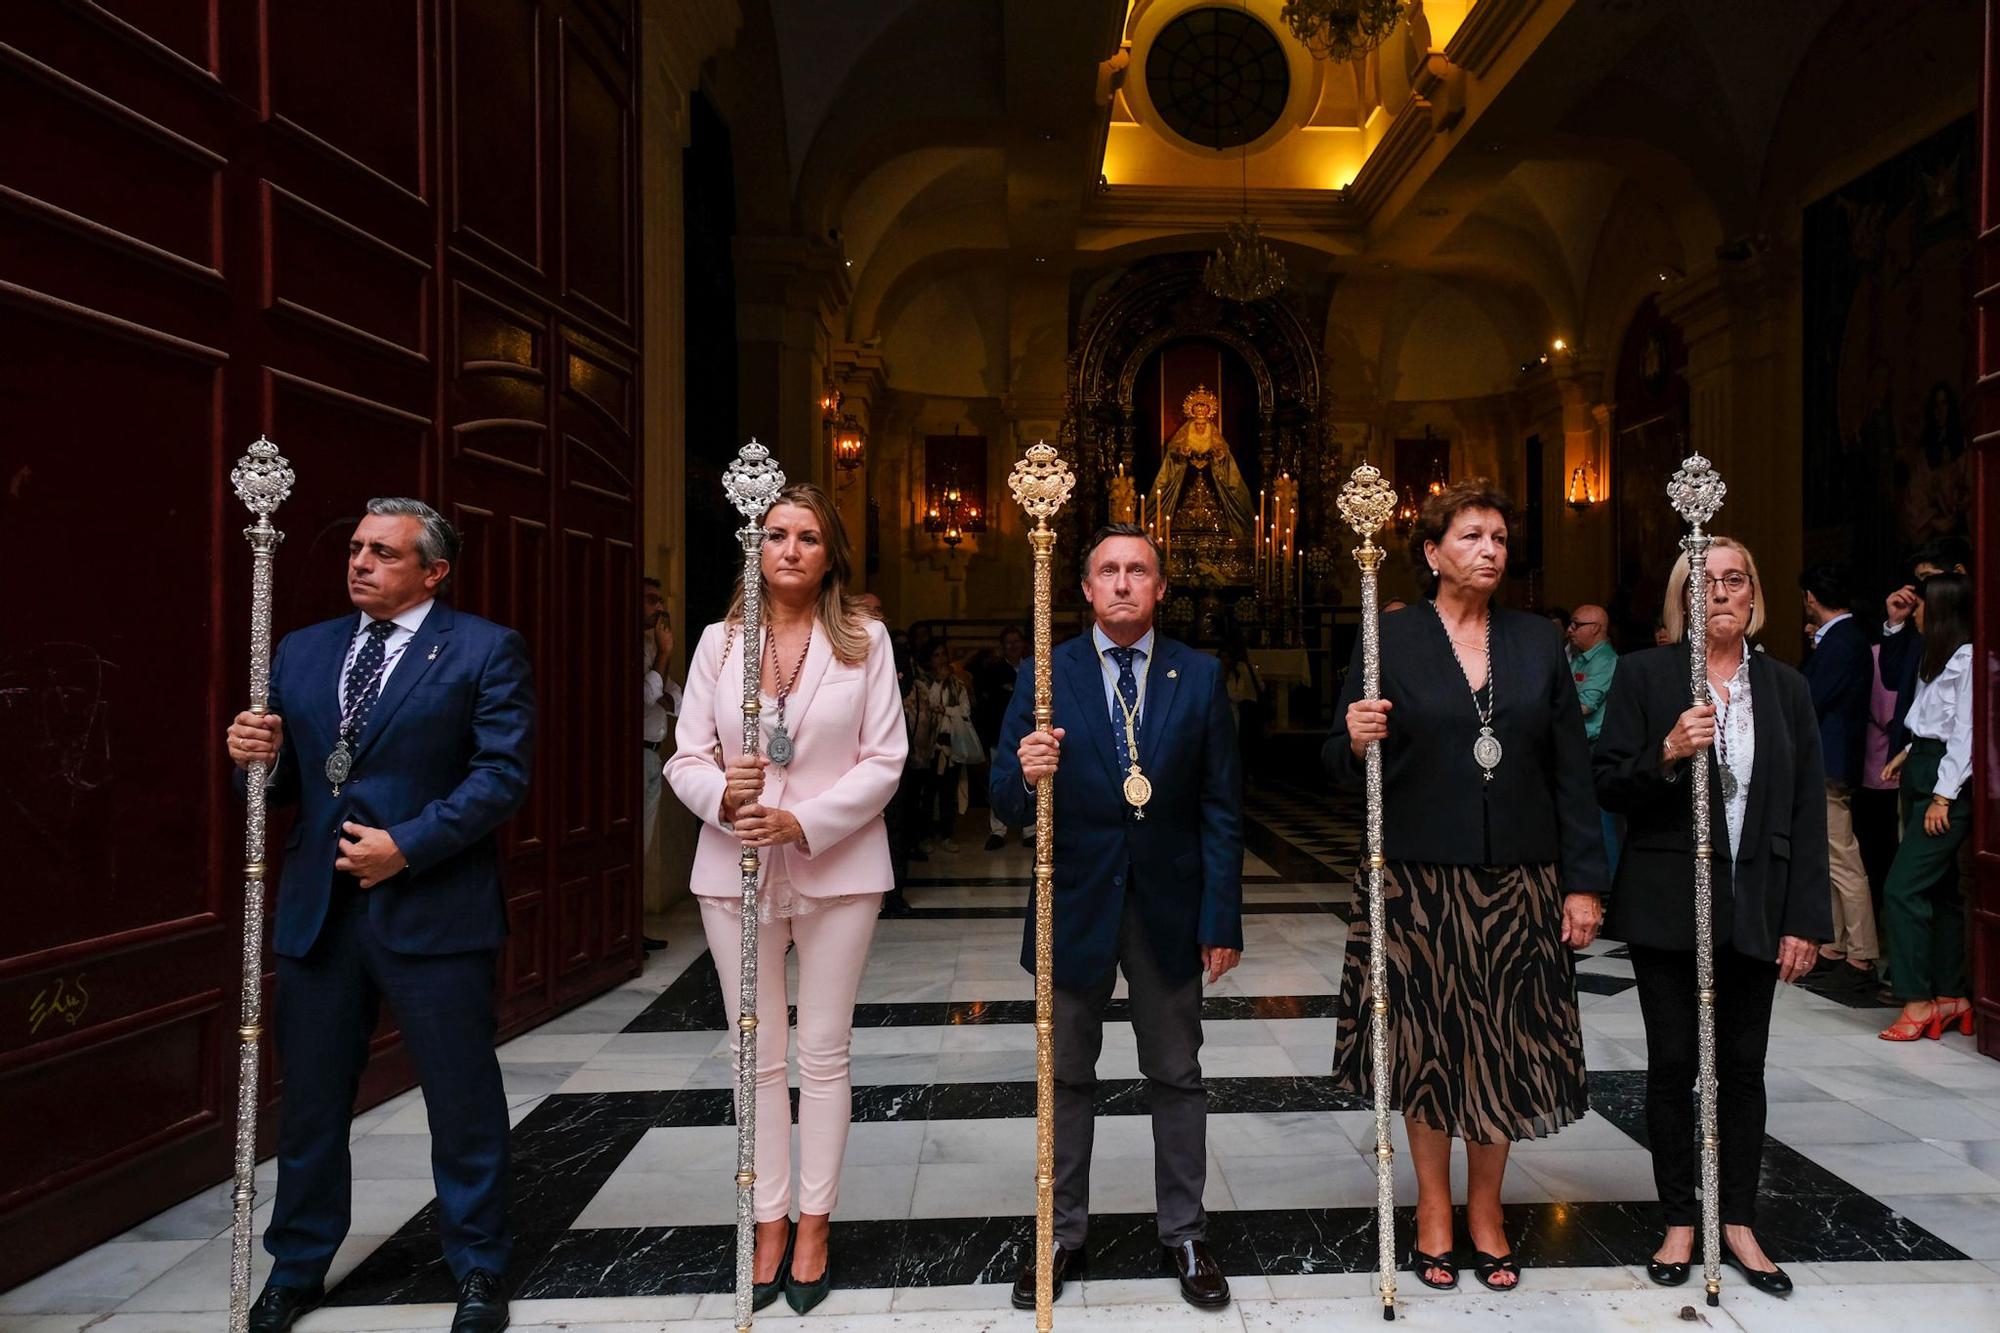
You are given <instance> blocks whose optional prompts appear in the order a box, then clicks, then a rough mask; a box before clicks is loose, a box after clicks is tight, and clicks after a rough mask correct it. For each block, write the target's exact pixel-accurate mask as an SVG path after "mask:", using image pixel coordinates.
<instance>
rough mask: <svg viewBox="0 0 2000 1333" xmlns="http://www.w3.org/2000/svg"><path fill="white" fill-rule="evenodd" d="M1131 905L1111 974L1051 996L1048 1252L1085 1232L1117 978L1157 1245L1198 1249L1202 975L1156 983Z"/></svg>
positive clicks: (1203, 1173)
mask: <svg viewBox="0 0 2000 1333" xmlns="http://www.w3.org/2000/svg"><path fill="white" fill-rule="evenodd" d="M1138 901H1139V895H1138V894H1136V893H1133V892H1130V891H1128V892H1127V893H1126V895H1125V914H1124V918H1123V919H1122V920H1121V921H1120V922H1119V927H1118V967H1117V968H1115V969H1113V970H1112V971H1109V972H1107V973H1105V974H1104V979H1103V980H1102V981H1100V982H1098V983H1097V984H1095V985H1093V986H1090V987H1088V988H1086V989H1081V990H1071V989H1069V988H1067V987H1063V986H1058V987H1056V988H1055V992H1056V993H1055V1001H1056V1006H1055V1007H1056V1014H1055V1048H1056V1052H1055V1055H1056V1117H1055V1119H1056V1126H1055V1128H1056V1179H1055V1215H1056V1216H1055V1231H1056V1244H1058V1245H1060V1246H1062V1247H1063V1248H1064V1249H1069V1250H1074V1249H1079V1248H1081V1247H1082V1245H1083V1242H1084V1237H1085V1234H1086V1233H1087V1231H1088V1230H1089V1226H1090V1149H1091V1141H1092V1137H1093V1131H1094V1130H1095V1128H1096V1115H1097V1108H1096V1100H1097V1056H1098V1053H1099V1052H1100V1051H1101V1050H1102V1049H1103V1047H1104V1010H1105V1007H1106V1006H1107V1005H1109V1004H1110V1003H1111V991H1112V988H1113V987H1114V986H1115V985H1116V984H1117V982H1118V972H1119V971H1120V970H1122V971H1123V972H1124V973H1125V981H1126V984H1127V986H1128V988H1129V990H1130V992H1131V1009H1132V1031H1133V1035H1134V1036H1135V1037H1136V1038H1137V1039H1138V1046H1139V1072H1140V1073H1141V1074H1143V1075H1145V1077H1146V1105H1147V1108H1148V1109H1149V1110H1150V1111H1151V1112H1152V1113H1153V1195H1154V1206H1155V1209H1156V1210H1157V1213H1158V1219H1157V1220H1158V1223H1159V1233H1160V1243H1161V1244H1162V1245H1169V1246H1172V1245H1178V1244H1180V1243H1181V1242H1182V1241H1184V1240H1203V1239H1205V1238H1206V1237H1207V1234H1208V1214H1207V1213H1205V1212H1204V1211H1203V1210H1202V1206H1201V1195H1202V1191H1203V1189H1204V1188H1206V1186H1207V1184H1208V1089H1207V1088H1206V1087H1205V1086H1204V1085H1203V1084H1202V1081H1201V973H1200V972H1196V973H1195V974H1194V975H1193V976H1191V977H1188V978H1187V979H1186V980H1184V981H1172V980H1169V979H1168V978H1167V977H1165V976H1164V975H1162V974H1161V972H1160V966H1159V964H1158V963H1157V962H1155V961H1154V959H1153V946H1152V944H1151V942H1150V941H1148V939H1147V938H1146V928H1145V924H1144V922H1142V921H1141V920H1140V917H1139V911H1140V909H1139V906H1138Z"/></svg>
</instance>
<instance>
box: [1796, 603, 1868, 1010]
mask: <svg viewBox="0 0 2000 1333" xmlns="http://www.w3.org/2000/svg"><path fill="white" fill-rule="evenodd" d="M1849 586H1850V585H1849V581H1848V574H1847V571H1846V570H1845V569H1843V568H1841V567H1840V566H1838V565H1825V564H1822V565H1814V566H1813V567H1812V568H1810V569H1808V570H1806V571H1805V573H1803V574H1801V575H1800V576H1799V587H1800V588H1801V589H1802V590H1803V591H1804V593H1805V604H1806V606H1805V609H1806V624H1807V626H1808V627H1809V628H1810V629H1811V630H1812V636H1813V640H1812V651H1811V652H1810V653H1808V654H1806V660H1805V664H1804V666H1803V668H1802V670H1803V672H1804V674H1805V678H1806V686H1807V688H1808V689H1810V690H1811V691H1812V704H1813V712H1814V713H1815V714H1817V715H1818V717H1819V743H1820V753H1821V754H1822V755H1823V756H1824V758H1825V762H1826V834H1827V871H1828V875H1829V877H1830V878H1831V880H1832V883H1833V939H1832V941H1831V942H1829V943H1827V944H1823V945H1821V946H1820V957H1821V958H1822V959H1824V960H1825V961H1826V962H1828V963H1833V962H1837V961H1839V960H1841V959H1845V960H1846V962H1847V965H1848V966H1849V967H1850V968H1851V969H1853V970H1852V971H1851V972H1848V973H1844V974H1843V975H1844V976H1846V977H1849V978H1851V979H1853V980H1855V981H1859V980H1860V979H1862V978H1865V977H1868V976H1870V975H1872V973H1873V972H1874V964H1875V960H1876V959H1877V958H1879V957H1881V948H1880V947H1879V945H1878V943H1877V941H1876V937H1875V904H1874V899H1873V897H1872V896H1871V895H1870V892H1869V887H1868V871H1867V869H1866V867H1865V866H1864V865H1863V864H1862V860H1861V844H1860V843H1859V842H1857V841H1855V838H1854V808H1853V801H1854V789H1855V788H1856V787H1858V786H1860V785H1861V776H1862V774H1861V754H1862V747H1863V745H1864V744H1865V743H1866V742H1867V739H1868V695H1869V691H1870V689H1871V688H1872V687H1873V684H1874V679H1875V663H1874V661H1873V659H1872V657H1871V655H1870V654H1869V651H1868V636H1867V635H1866V634H1865V633H1864V632H1863V631H1862V628H1861V624H1860V622H1859V621H1857V620H1855V618H1854V615H1853V612H1852V607H1853V602H1854V597H1853V595H1852V594H1851V593H1850V592H1849V591H1848V589H1849Z"/></svg>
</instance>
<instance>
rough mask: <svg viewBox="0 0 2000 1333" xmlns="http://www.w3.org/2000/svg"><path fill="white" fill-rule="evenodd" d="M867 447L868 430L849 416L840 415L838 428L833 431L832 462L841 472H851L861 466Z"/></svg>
mask: <svg viewBox="0 0 2000 1333" xmlns="http://www.w3.org/2000/svg"><path fill="white" fill-rule="evenodd" d="M867 448H868V432H866V431H864V430H862V429H861V423H860V422H858V421H856V420H855V419H854V418H853V417H851V416H842V417H841V418H840V426H839V428H838V429H837V430H835V431H834V433H833V461H834V463H835V464H836V465H837V466H838V467H839V468H840V470H841V471H842V472H852V471H854V470H855V469H856V468H858V467H860V466H861V463H862V458H863V454H864V452H865V451H866V450H867Z"/></svg>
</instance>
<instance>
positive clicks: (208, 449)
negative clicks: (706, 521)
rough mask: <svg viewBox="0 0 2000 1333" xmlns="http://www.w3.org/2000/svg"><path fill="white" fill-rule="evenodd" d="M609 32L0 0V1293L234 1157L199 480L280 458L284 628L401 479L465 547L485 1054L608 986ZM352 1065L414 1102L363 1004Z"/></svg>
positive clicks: (618, 803) (393, 3)
mask: <svg viewBox="0 0 2000 1333" xmlns="http://www.w3.org/2000/svg"><path fill="white" fill-rule="evenodd" d="M633 17H634V16H633V13H632V11H631V9H630V7H629V6H627V5H624V4H614V3H590V4H588V5H586V4H584V3H583V0H491V3H486V2H485V0H480V2H479V3H474V0H355V2H354V3H350V4H345V5H337V6H325V5H309V4H293V3H280V2H278V0H230V2H229V3H226V4H215V3H209V4H200V3H196V4H187V3H180V2H179V0H62V2H61V3H55V2H54V0H46V2H44V3H34V4H27V5H4V6H0V118H4V120H5V123H6V124H7V125H8V126H9V127H10V133H8V134H7V135H4V136H0V315H4V318H0V365H4V366H5V367H6V371H5V372H4V373H5V374H6V376H7V392H8V406H9V419H8V430H7V431H6V432H5V433H4V434H0V478H4V479H5V480H6V482H7V485H6V487H5V488H4V489H0V559H6V560H8V562H9V563H8V567H9V568H13V569H17V570H37V571H45V570H49V569H54V570H56V571H58V572H59V575H60V576H59V577H53V578H51V577H38V578H35V579H23V580H17V581H15V582H14V583H11V584H8V585H6V586H5V587H4V588H0V616H4V617H5V623H6V624H7V626H8V629H9V634H8V636H7V637H6V638H5V639H4V640H0V842H4V844H5V845H6V846H7V847H8V849H9V852H10V856H11V858H12V861H11V867H10V868H12V869H13V870H14V871H15V873H16V878H15V880H14V881H12V883H14V884H16V885H17V886H18V888H17V889H15V890H11V891H9V892H8V893H6V894H0V1143H5V1144H7V1145H8V1149H9V1151H8V1152H6V1153H4V1154H0V1288H5V1287H7V1286H11V1285H13V1284H14V1283H16V1282H19V1281H21V1280H23V1279H25V1278H26V1277H28V1276H31V1275H32V1274H33V1273H35V1272H37V1271H39V1270H40V1269H42V1268H46V1267H48V1266H49V1265H50V1264H53V1263H55V1262H58V1261H60V1260H61V1259H63V1258H66V1257H68V1256H69V1255H70V1254H73V1253H75V1252H76V1251H77V1250H79V1249H81V1248H83V1247H84V1246H86V1245H88V1244H91V1243H94V1242H95V1241H97V1240H101V1239H103V1238H105V1237H107V1236H109V1235H113V1234H116V1233H117V1232H119V1231H121V1230H123V1229H124V1228H125V1227H127V1226H130V1225H131V1224H133V1223H134V1222H137V1221H139V1220H140V1219H142V1218H143V1217H145V1216H146V1215H148V1214H150V1213H151V1212H153V1211H155V1210H157V1209H158V1208H160V1207H163V1206H165V1205H167V1204H170V1203H172V1202H174V1201H176V1200H177V1199H179V1198H181V1197H184V1196H185V1195H186V1194H188V1193H191V1192H193V1191H194V1190H196V1189H199V1188H202V1187H204V1186H206V1185H209V1184H212V1183H214V1182H216V1181H218V1180H220V1179H223V1178H225V1177H226V1175H227V1173H228V1170H229V1141H230V1132H231V1126H230V1123H229V1121H230V1117H231V1115H232V1114H233V1101H234V1095H233V1094H234V1088H233V1084H234V1071H235V1061H234V1033H233V1029H234V1025H235V1014H236V1010H237V996H236V989H237V979H236V972H237V962H236V959H237V931H238V929H239V924H240V923H239V917H238V913H239V911H240V908H239V907H238V903H239V893H240V887H239V885H240V863H241V859H242V848H241V842H240V840H241V827H242V826H241V813H240V806H239V805H238V804H237V802H236V801H235V799H234V797H233V796H232V794H231V790H230V784H229V781H228V772H227V761H226V758H225V757H224V756H223V754H222V751H221V747H220V745H219V743H218V740H217V737H218V735H219V732H220V730H221V727H222V724H223V721H224V719H226V718H227V717H228V716H229V715H230V714H232V713H233V712H235V711H236V709H237V708H238V707H240V706H241V702H242V700H243V699H244V697H245V692H246V682H245V679H244V663H245V661H246V660H247V653H248V644H247V634H248V629H247V623H246V622H247V616H246V614H245V612H246V609H247V606H248V592H249V589H248V583H249V576H248V557H247V548H246V544H245V543H244V541H243V539H242V537H241V528H242V526H243V523H244V521H245V514H244V512H243V510H242V508H241V505H240V504H239V502H238V501H237V500H236V499H235V497H234V496H233V495H232V494H231V493H230V492H229V490H228V488H227V483H226V479H225V478H226V472H227V468H228V465H229V463H230V462H231V461H233V460H234V458H235V457H236V456H237V455H239V454H240V453H241V452H242V450H243V448H244V447H245V446H246V445H247V444H248V443H249V441H250V440H251V439H253V438H254V437H255V436H256V435H258V434H259V433H268V434H270V435H271V436H272V438H274V439H275V440H277V442H278V443H279V445H280V447H281V448H282V449H283V450H284V451H285V453H286V455H287V456H288V457H289V458H290V459H291V460H292V461H293V464H294V466H295V467H296V468H297V471H298V475H299V484H298V486H297V488H296V489H295V491H294V493H293V495H292V497H291V499H290V500H288V501H287V502H286V504H285V506H284V507H283V508H282V509H281V510H280V511H279V514H278V524H279V526H280V527H281V528H282V529H283V530H284V532H285V533H286V540H285V542H284V543H283V545H282V546H281V547H280V548H279V553H278V564H277V583H276V603H275V607H274V616H273V618H274V622H275V628H276V630H277V632H278V633H280V634H282V633H284V632H286V631H289V630H292V629H296V628H299V627H301V626H303V625H307V624H311V623H314V622H316V621H318V620H321V619H324V618H326V617H327V616H329V615H335V614H342V613H344V612H346V611H347V610H348V605H347V601H346V597H345V594H344V591H343V580H342V577H341V569H342V565H343V562H344V559H345V551H346V544H347V539H348V535H349V533H350V532H351V531H352V528H353V524H354V522H355V520H356V518H357V517H358V515H359V513H360V512H361V508H362V505H363V502H364V501H365V500H366V499H367V498H368V497H369V496H371V495H380V494H391V493H402V494H412V495H419V496H423V497H425V498H427V499H430V500H432V501H433V502H434V503H437V504H439V506H440V507H441V508H442V509H443V510H444V511H445V512H446V513H448V514H451V515H454V516H455V517H456V518H457V519H458V520H459V521H460V522H461V523H462V524H463V527H464V530H465V535H466V548H465V552H464V554H463V558H462V560H461V563H460V569H459V578H460V581H461V586H460V590H459V592H458V594H457V595H458V597H459V603H460V605H462V606H464V607H465V608H466V609H467V610H468V611H472V612H474V613H478V614H485V615H487V616H489V617H491V618H493V619H496V620H499V621H500V622H502V623H504V624H508V625H511V626H512V627H514V628H515V629H518V630H519V631H520V632H521V633H522V635H523V636H524V637H525V638H526V640H527V642H528V645H529V652H530V654H531V658H532V661H533V665H534V670H535V676H536V683H537V686H538V688H539V691H540V697H541V701H542V723H541V743H540V745H539V747H538V751H537V756H536V762H535V769H534V776H533V783H532V786H531V790H530V794H529V798H528V801H527V803H526V805H525V806H524V807H523V809H522V810H521V812H520V814H519V815H518V817H517V818H516V819H515V820H513V821H511V822H510V823H509V824H508V825H507V826H506V827H505V828H504V829H503V831H502V834H501V849H502V857H503V876H504V881H505V891H506V893H507V897H508V907H507V911H508V919H509V924H510V929H511V930H512V932H513V933H512V935H511V936H510V939H509V942H508V947H507V950H506V953H505V956H504V961H503V964H502V967H501V971H500V977H499V980H498V990H499V993H500V999H501V1015H502V1023H503V1027H504V1029H505V1030H506V1031H509V1032H512V1031H518V1030H519V1029H520V1028H521V1027H522V1026H523V1025H526V1024H529V1023H532V1022H535V1021H538V1020H539V1019H540V1018H542V1017H544V1016H546V1015H548V1014H549V1013H551V1012H552V1011H553V1010H554V1009H555V1008H556V1007H558V1006H559V1005H562V1004H565V1003H570V1002H573V1001H575V1000H576V999H578V998H581V997H583V996H585V995H588V994H590V993H592V992H593V991H594V990H595V989H598V988H601V987H602V986H604V985H606V984H608V983H610V982H613V981H615V980H616V979H618V978H619V977H623V976H630V975H633V974H635V973H636V972H637V970H638V966H639V950H638V944H637V939H636V925H637V920H638V917H637V907H636V880H637V875H636V873H635V870H634V866H635V865H636V860H637V851H638V831H637V828H636V823H635V821H634V820H633V818H632V811H633V809H634V808H635V804H636V799H637V798H636V776H637V773H636V768H635V766H634V764H632V763H630V762H625V760H626V759H627V757H628V752H629V751H630V750H631V749H632V748H633V747H631V746H630V745H628V744H626V741H627V739H629V738H632V737H636V735H637V705H638V700H637V697H636V684H635V683H634V671H635V667H636V660H637V653H636V648H637V644H636V642H630V641H631V640H634V639H635V638H636V634H635V633H634V632H632V631H634V630H635V629H636V626H635V613H634V610H633V608H634V607H635V605H636V599H637V586H636V584H637V578H638V573H639V570H638V563H637V558H636V551H637V550H638V549H639V548H638V545H637V541H638V532H637V518H636V510H635V506H634V505H633V502H632V501H633V497H634V496H635V495H636V493H637V490H638V487H639V486H640V485H641V484H643V478H642V476H641V474H640V470H639V467H638V462H637V457H636V446H635V443H634V442H635V441H636V440H637V439H638V438H639V422H638V420H637V405H636V394H635V392H634V381H635V379H636V367H637V366H638V365H639V364H640V361H639V349H638V347H637V346H636V337H635V334H634V328H635V327H636V326H635V323H634V312H635V311H636V308H637V305H636V302H637V296H636V282H637V267H636V263H635V262H634V259H633V254H634V251H633V239H634V237H635V236H636V235H637V234H638V232H637V219H636V218H635V217H633V216H632V215H631V214H632V210H633V209H635V208H636V206H637V199H636V194H635V191H634V189H633V186H632V182H633V180H634V167H633V154H634V149H635V143H636V135H635V131H634V123H635V122H634V108H633V99H632V96H631V87H632V82H633V81H632V77H631V60H632V59H633V52H635V51H636V50H637V49H638V47H637V44H636V43H635V42H634V40H633V37H632V27H631V25H632V22H633ZM105 534H115V540H113V539H104V537H105ZM80 535H81V536H82V537H83V538H85V539H83V540H79V536H80ZM79 589H87V590H88V592H87V593H85V594H83V595H79V592H78V590H79ZM579 599H581V600H579ZM610 645H617V646H618V648H621V649H622V648H626V647H629V648H631V649H632V650H633V651H632V652H629V653H627V652H622V651H612V650H610V647H609V646H610ZM600 647H602V648H605V649H606V650H605V651H598V649H599V648H600ZM285 826H286V816H285V815H284V814H283V813H282V812H280V813H279V814H277V815H276V816H275V817H274V828H273V837H272V851H271V852H270V853H269V855H270V858H271V860H272V861H273V862H274V864H275V863H276V862H277V861H279V860H280V859H281V853H280V852H279V851H278V850H277V848H278V847H279V846H280V845H281V843H282V840H283V836H284V830H285ZM558 834H560V836H558ZM267 985H268V980H267ZM266 1002H267V1004H269V1003H270V996H269V994H268V992H267V996H266ZM372 1049H373V1052H374V1055H373V1058H372V1059H371V1062H370V1066H369V1070H368V1073H367V1075H366V1076H365V1078H364V1081H363V1100H364V1102H366V1101H368V1100H371V1099H376V1098H380V1097H382V1096H386V1095H388V1094H390V1093H392V1092H394V1091H397V1090H398V1089H399V1088H401V1087H403V1086H407V1085H408V1082H409V1080H410V1077H411V1071H410V1068H409V1064H408V1060H407V1057H406V1056H405V1054H404V1052H403V1051H402V1048H401V1045H400V1042H399V1040H398V1037H397V1034H396V1032H395V1030H394V1027H393V1025H392V1023H391V1022H385V1024H384V1026H383V1027H382V1029H381V1030H380V1031H378V1032H377V1034H376V1035H375V1038H374V1040H373V1043H372ZM270 1054H271V1053H270V1051H269V1049H268V1047H267V1050H266V1057H267V1071H268V1068H269V1057H270ZM274 1091H275V1088H274V1087H273V1085H271V1084H269V1083H267V1099H268V1097H269V1096H270V1095H271V1093H272V1092H274ZM264 1129H265V1131H266V1134H265V1138H266V1141H267V1142H268V1137H269V1133H268V1131H269V1129H270V1122H268V1121H267V1122H265V1124H264Z"/></svg>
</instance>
